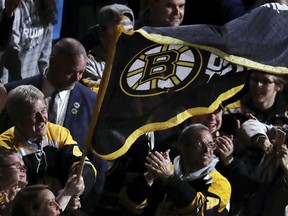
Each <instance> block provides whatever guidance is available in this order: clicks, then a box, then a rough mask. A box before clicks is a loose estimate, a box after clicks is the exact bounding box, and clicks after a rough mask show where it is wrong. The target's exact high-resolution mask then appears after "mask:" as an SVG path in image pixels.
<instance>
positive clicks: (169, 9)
mask: <svg viewBox="0 0 288 216" xmlns="http://www.w3.org/2000/svg"><path fill="white" fill-rule="evenodd" d="M151 3H152V7H151V13H154V14H153V19H157V20H152V23H153V24H156V25H157V26H179V25H180V24H181V23H182V21H183V18H184V12H185V0H152V2H151ZM152 10H153V11H152Z"/></svg>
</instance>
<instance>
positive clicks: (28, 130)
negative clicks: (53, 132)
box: [15, 100, 48, 141]
mask: <svg viewBox="0 0 288 216" xmlns="http://www.w3.org/2000/svg"><path fill="white" fill-rule="evenodd" d="M47 121H48V114H47V108H46V105H45V102H44V101H43V100H38V101H36V102H35V103H34V104H30V105H25V106H24V107H23V110H22V112H21V115H19V116H18V118H17V120H15V126H16V127H17V129H18V130H19V131H20V133H21V134H22V135H23V136H24V137H25V138H26V139H28V140H30V141H34V140H37V139H39V138H42V137H43V136H44V135H45V134H46V133H47Z"/></svg>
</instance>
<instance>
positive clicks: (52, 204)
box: [37, 189, 60, 216]
mask: <svg viewBox="0 0 288 216" xmlns="http://www.w3.org/2000/svg"><path fill="white" fill-rule="evenodd" d="M39 200H41V206H40V208H39V210H38V211H37V215H39V216H43V215H47V216H58V215H60V206H59V204H58V203H57V202H56V201H55V196H54V194H53V193H52V192H51V191H50V190H48V189H45V190H43V191H42V192H41V194H40V196H39Z"/></svg>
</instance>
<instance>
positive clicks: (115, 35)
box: [77, 25, 123, 177]
mask: <svg viewBox="0 0 288 216" xmlns="http://www.w3.org/2000/svg"><path fill="white" fill-rule="evenodd" d="M122 32H123V27H122V26H121V25H117V26H116V28H114V31H113V40H112V42H111V43H110V44H109V47H108V55H107V60H106V63H105V68H104V72H103V77H102V79H101V82H100V87H99V91H98V95H97V100H96V103H95V106H94V110H93V114H92V118H91V120H90V122H89V127H88V133H87V134H86V137H85V144H84V148H83V150H82V156H81V159H80V163H79V166H78V170H77V176H78V177H80V176H81V175H82V172H83V168H84V163H85V158H86V156H87V154H88V152H89V150H91V145H90V144H91V142H92V137H93V135H94V129H95V126H96V122H97V119H98V115H99V112H100V107H101V105H102V102H103V99H104V95H105V92H106V89H107V86H108V81H109V78H110V74H111V70H112V63H113V58H114V55H115V51H116V44H117V41H118V38H119V36H120V35H121V33H122Z"/></svg>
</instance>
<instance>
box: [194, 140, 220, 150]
mask: <svg viewBox="0 0 288 216" xmlns="http://www.w3.org/2000/svg"><path fill="white" fill-rule="evenodd" d="M195 145H196V147H197V148H199V149H204V148H210V149H213V150H214V149H216V143H215V142H208V143H205V142H202V141H197V142H196V144H195Z"/></svg>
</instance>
